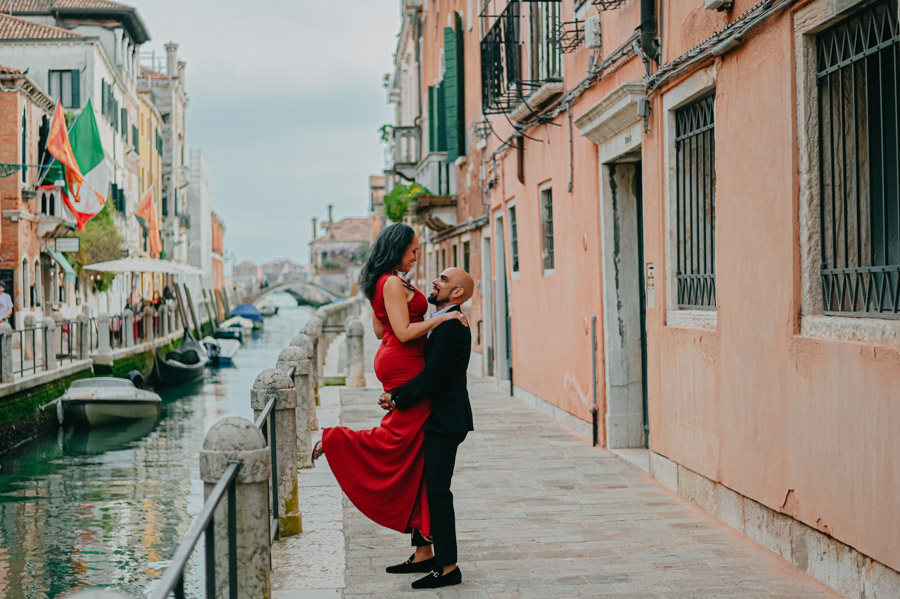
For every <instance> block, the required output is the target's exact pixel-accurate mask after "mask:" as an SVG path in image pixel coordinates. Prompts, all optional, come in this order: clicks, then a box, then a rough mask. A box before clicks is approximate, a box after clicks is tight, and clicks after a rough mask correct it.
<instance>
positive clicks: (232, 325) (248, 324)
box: [219, 316, 253, 333]
mask: <svg viewBox="0 0 900 599" xmlns="http://www.w3.org/2000/svg"><path fill="white" fill-rule="evenodd" d="M219 328H220V329H239V330H241V331H243V332H245V333H250V332H251V331H252V330H253V321H252V320H250V319H248V318H244V317H243V316H232V317H231V318H229V319H228V320H224V321H222V324H220V325H219Z"/></svg>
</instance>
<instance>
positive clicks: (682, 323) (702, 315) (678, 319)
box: [666, 310, 718, 329]
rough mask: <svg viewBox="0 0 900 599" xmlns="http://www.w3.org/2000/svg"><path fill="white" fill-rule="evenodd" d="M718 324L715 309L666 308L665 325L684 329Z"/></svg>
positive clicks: (702, 327)
mask: <svg viewBox="0 0 900 599" xmlns="http://www.w3.org/2000/svg"><path fill="white" fill-rule="evenodd" d="M717 325H718V313H717V312H716V310H667V311H666V326H667V327H682V328H686V329H714V328H716V326H717Z"/></svg>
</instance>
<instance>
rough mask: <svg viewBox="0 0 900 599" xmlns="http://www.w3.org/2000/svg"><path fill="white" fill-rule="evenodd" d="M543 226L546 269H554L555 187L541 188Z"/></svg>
mask: <svg viewBox="0 0 900 599" xmlns="http://www.w3.org/2000/svg"><path fill="white" fill-rule="evenodd" d="M541 228H542V232H543V235H542V236H541V237H542V242H543V243H542V244H541V246H542V250H543V252H542V253H543V258H544V270H553V189H552V188H550V187H548V188H547V189H542V190H541Z"/></svg>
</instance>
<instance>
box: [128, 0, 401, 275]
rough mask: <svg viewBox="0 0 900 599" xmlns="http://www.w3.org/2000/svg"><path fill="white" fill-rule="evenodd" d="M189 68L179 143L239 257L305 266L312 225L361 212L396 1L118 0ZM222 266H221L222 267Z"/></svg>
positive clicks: (384, 109) (374, 157)
mask: <svg viewBox="0 0 900 599" xmlns="http://www.w3.org/2000/svg"><path fill="white" fill-rule="evenodd" d="M123 1H124V2H126V3H130V4H133V5H135V6H137V7H138V9H139V10H140V12H141V15H142V16H143V18H144V21H145V22H146V24H147V27H148V28H149V29H150V34H151V36H152V37H153V39H152V40H151V41H150V42H148V43H147V44H146V45H145V46H144V48H143V49H144V51H150V50H154V49H155V50H156V51H157V54H158V55H162V56H164V55H165V51H164V50H163V48H162V46H163V44H164V43H166V42H168V41H170V40H173V41H176V42H178V43H179V44H180V48H179V58H181V59H182V60H185V61H187V63H188V64H187V75H186V82H187V91H188V95H189V97H190V106H189V107H188V112H187V137H188V139H187V147H188V149H194V148H199V149H201V150H202V151H203V154H204V155H205V156H206V159H207V162H209V165H210V170H211V178H210V181H211V186H212V198H213V199H212V203H213V210H215V211H216V212H217V213H219V214H220V215H221V216H222V218H223V219H224V220H225V226H226V231H225V247H226V250H230V251H231V252H233V253H234V254H235V255H236V257H237V259H238V260H254V261H256V262H264V261H267V260H272V259H275V258H290V259H292V260H295V261H298V262H302V263H307V262H308V261H309V250H308V243H309V240H310V238H311V224H310V219H311V218H312V217H314V216H318V217H319V218H320V220H321V219H322V218H324V217H325V216H326V214H327V210H326V205H327V204H329V203H333V204H334V206H335V208H334V212H335V218H343V217H347V216H365V215H366V214H367V210H368V175H370V174H379V173H380V172H381V170H382V168H383V166H384V150H383V145H382V144H381V142H380V139H379V134H378V132H377V129H378V127H380V126H381V125H382V124H383V123H387V122H390V121H391V120H392V110H391V107H390V106H389V105H388V104H387V99H386V92H385V90H384V88H383V87H382V76H383V75H384V73H387V72H389V71H390V70H391V61H392V59H391V55H392V53H393V51H394V49H395V44H396V35H397V33H398V31H399V26H400V16H399V15H400V8H399V4H400V3H399V2H398V1H397V0H343V1H341V2H333V1H324V2H322V1H314V0H256V1H254V2H240V3H239V2H222V0H123ZM229 270H230V265H229Z"/></svg>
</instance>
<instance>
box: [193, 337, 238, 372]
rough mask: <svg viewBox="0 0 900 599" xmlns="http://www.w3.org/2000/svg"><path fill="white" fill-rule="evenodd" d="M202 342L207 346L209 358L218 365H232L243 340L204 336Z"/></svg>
mask: <svg viewBox="0 0 900 599" xmlns="http://www.w3.org/2000/svg"><path fill="white" fill-rule="evenodd" d="M200 343H202V344H203V347H205V348H206V353H207V354H208V355H209V359H210V360H211V361H212V363H213V364H216V365H217V366H230V365H231V364H232V362H233V360H234V354H236V353H237V350H239V349H240V348H241V342H240V341H238V340H237V339H214V338H212V337H204V338H203V340H202V341H201V342H200Z"/></svg>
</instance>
